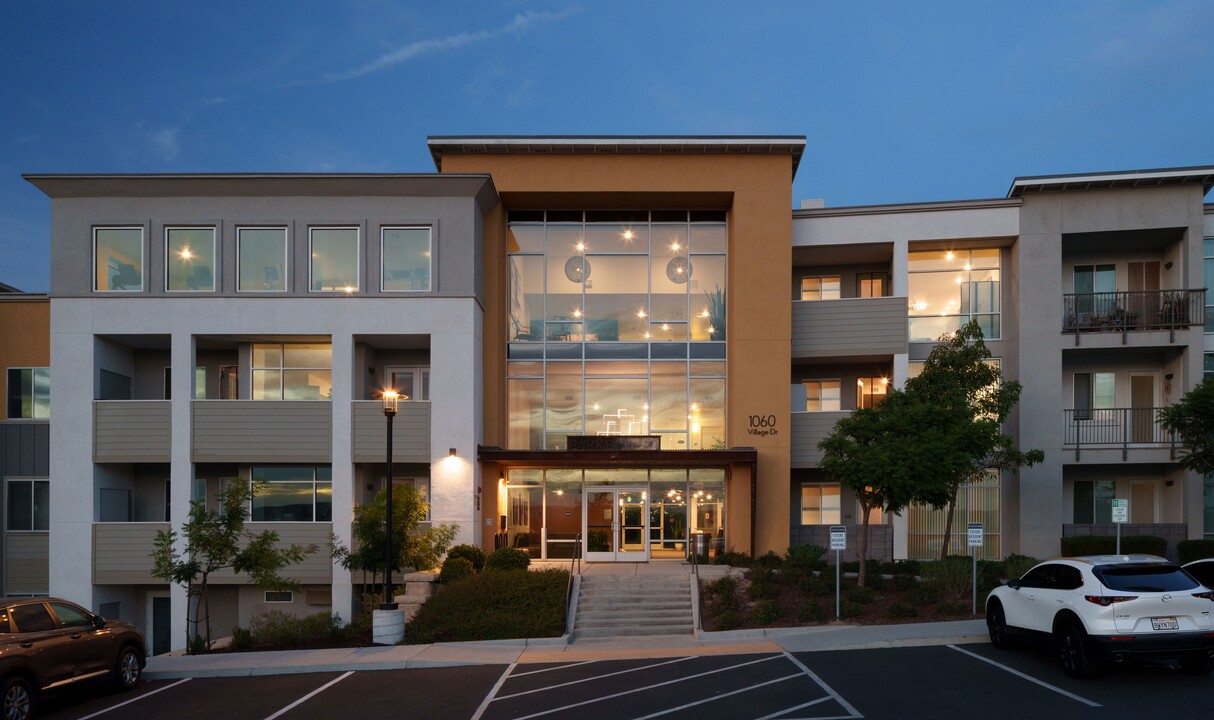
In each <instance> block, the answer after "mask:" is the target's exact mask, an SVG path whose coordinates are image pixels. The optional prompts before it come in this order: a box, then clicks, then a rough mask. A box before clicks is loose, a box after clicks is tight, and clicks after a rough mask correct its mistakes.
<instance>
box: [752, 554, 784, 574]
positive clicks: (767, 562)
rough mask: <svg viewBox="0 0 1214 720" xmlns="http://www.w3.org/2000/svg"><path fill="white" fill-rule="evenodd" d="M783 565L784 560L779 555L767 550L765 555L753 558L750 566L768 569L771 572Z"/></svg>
mask: <svg viewBox="0 0 1214 720" xmlns="http://www.w3.org/2000/svg"><path fill="white" fill-rule="evenodd" d="M783 564H784V558H782V557H780V556H779V555H777V554H775V553H774V552H772V551H770V550H768V551H767V553H766V554H764V555H760V556H759V557H757V558H755V560H754V562H753V563H751V566H752V567H761V568H769V569H771V570H779V569H780V566H782V565H783Z"/></svg>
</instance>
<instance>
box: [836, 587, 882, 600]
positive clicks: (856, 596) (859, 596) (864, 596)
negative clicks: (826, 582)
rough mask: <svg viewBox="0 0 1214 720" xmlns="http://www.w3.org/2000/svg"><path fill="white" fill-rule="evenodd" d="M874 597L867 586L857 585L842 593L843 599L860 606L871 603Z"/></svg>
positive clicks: (871, 590)
mask: <svg viewBox="0 0 1214 720" xmlns="http://www.w3.org/2000/svg"><path fill="white" fill-rule="evenodd" d="M874 595H875V593H874V592H873V589H872V588H870V587H867V586H863V587H861V586H859V585H857V586H856V587H850V588H848V589H847V592H845V593H843V597H845V598H847V599H848V600H850V601H852V602H854V603H857V604H861V605H867V604H868V603H870V602H872V601H873V597H874Z"/></svg>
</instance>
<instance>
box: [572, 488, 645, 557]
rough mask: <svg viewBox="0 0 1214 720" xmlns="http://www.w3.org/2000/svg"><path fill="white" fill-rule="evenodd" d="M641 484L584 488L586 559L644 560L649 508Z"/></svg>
mask: <svg viewBox="0 0 1214 720" xmlns="http://www.w3.org/2000/svg"><path fill="white" fill-rule="evenodd" d="M646 505H647V498H646V491H645V490H644V489H643V488H618V487H611V488H595V487H589V488H586V513H585V517H586V559H587V560H589V561H592V562H593V561H598V562H644V561H645V560H646V559H648V538H649V525H648V522H647V519H648V517H649V512H648V510H647V508H646Z"/></svg>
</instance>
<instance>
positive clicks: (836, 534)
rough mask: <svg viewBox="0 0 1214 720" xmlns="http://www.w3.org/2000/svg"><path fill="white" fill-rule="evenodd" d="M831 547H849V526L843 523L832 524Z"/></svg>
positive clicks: (844, 548) (837, 548) (832, 548)
mask: <svg viewBox="0 0 1214 720" xmlns="http://www.w3.org/2000/svg"><path fill="white" fill-rule="evenodd" d="M830 549H831V550H846V549H847V528H846V527H844V526H843V525H831V526H830Z"/></svg>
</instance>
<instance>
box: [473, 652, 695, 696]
mask: <svg viewBox="0 0 1214 720" xmlns="http://www.w3.org/2000/svg"><path fill="white" fill-rule="evenodd" d="M692 657H695V656H694V655H692V656H688V657H681V658H675V659H674V660H666V661H665V662H660V663H654V664H652V665H643V666H641V667H635V668H628V669H627V670H620V671H618V672H613V673H604V674H603V675H595V676H593V677H588V678H582V679H581V680H570V681H569V682H566V683H558V684H556V685H545V686H544V687H542V688H536V689H534V690H524V691H522V692H517V693H514V694H513V695H502V696H500V697H495V698H493V699H494V700H508V699H510V698H515V697H519V696H521V695H531V694H533V693H539V692H548V691H549V690H556V689H557V688H563V687H568V686H570V685H577V684H579V683H586V682H594V681H595V680H602V679H603V678H609V677H612V676H613V675H624V674H627V673H632V672H638V671H640V670H651V669H653V668H655V667H661V666H663V665H673V664H674V663H681V662H683V661H684V660H690V659H691V658H692ZM514 677H518V676H517V675H515V676H514Z"/></svg>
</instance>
